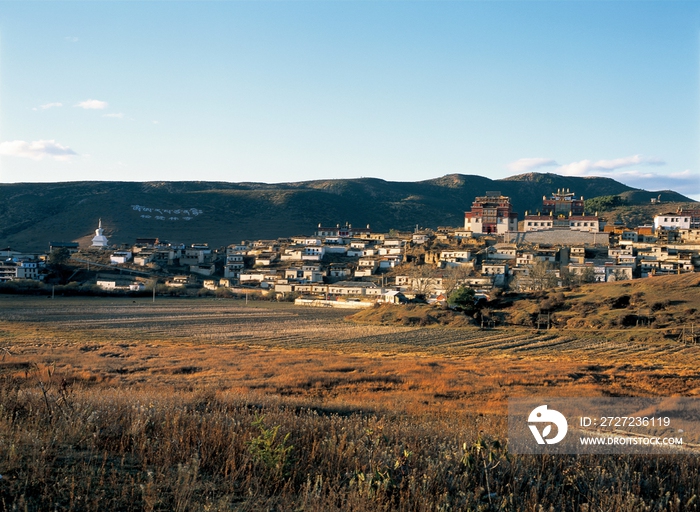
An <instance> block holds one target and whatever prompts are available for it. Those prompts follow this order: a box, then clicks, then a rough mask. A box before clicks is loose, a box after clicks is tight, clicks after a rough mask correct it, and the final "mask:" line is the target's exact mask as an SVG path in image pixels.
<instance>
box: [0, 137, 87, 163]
mask: <svg viewBox="0 0 700 512" xmlns="http://www.w3.org/2000/svg"><path fill="white" fill-rule="evenodd" d="M0 155H3V156H16V157H20V158H31V159H32V160H42V159H44V158H47V157H48V158H53V159H54V160H63V161H65V160H70V158H71V157H73V156H76V155H77V153H76V152H75V151H73V150H72V149H71V148H69V147H67V146H62V145H61V144H59V143H57V142H56V141H55V140H37V141H34V142H25V141H23V140H13V141H6V142H3V143H0Z"/></svg>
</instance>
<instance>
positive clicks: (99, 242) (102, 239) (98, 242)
mask: <svg viewBox="0 0 700 512" xmlns="http://www.w3.org/2000/svg"><path fill="white" fill-rule="evenodd" d="M103 233H104V229H102V219H100V222H99V224H98V226H97V229H96V230H95V236H94V237H93V238H92V247H97V248H98V249H104V248H105V247H107V246H108V245H109V242H108V241H107V237H106V236H104V234H103Z"/></svg>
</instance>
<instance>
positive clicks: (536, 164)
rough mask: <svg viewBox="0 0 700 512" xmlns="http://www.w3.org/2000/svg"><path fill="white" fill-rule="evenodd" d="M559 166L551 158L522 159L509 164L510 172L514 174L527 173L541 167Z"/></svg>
mask: <svg viewBox="0 0 700 512" xmlns="http://www.w3.org/2000/svg"><path fill="white" fill-rule="evenodd" d="M555 165H559V164H557V163H556V162H555V161H554V160H552V159H551V158H521V159H520V160H516V161H515V162H511V163H509V164H508V170H510V171H513V172H527V171H531V170H533V169H539V168H540V167H552V166H555Z"/></svg>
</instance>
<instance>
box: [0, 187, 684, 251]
mask: <svg viewBox="0 0 700 512" xmlns="http://www.w3.org/2000/svg"><path fill="white" fill-rule="evenodd" d="M557 188H569V189H570V190H571V191H573V192H576V193H577V194H581V195H583V196H584V197H586V198H589V197H595V196H601V195H615V194H627V196H626V197H629V198H631V199H632V200H638V201H640V202H641V201H646V202H648V200H649V199H648V198H646V195H648V196H649V198H651V197H656V196H657V195H658V194H659V192H645V191H638V190H637V189H634V188H632V187H628V186H626V185H623V184H621V183H618V182H616V181H614V180H612V179H609V178H594V177H587V178H578V177H567V176H558V175H555V174H537V173H529V174H523V175H519V176H513V177H510V178H506V179H501V180H491V179H489V178H485V177H482V176H467V175H461V174H451V175H447V176H443V177H441V178H436V179H431V180H426V181H419V182H389V181H384V180H381V179H376V178H359V179H343V180H317V181H304V182H292V183H279V184H265V183H224V182H202V181H191V182H144V183H136V182H111V181H104V182H65V183H18V184H0V247H7V246H12V247H16V248H18V249H23V250H41V249H45V248H47V246H48V243H49V241H70V240H76V241H82V242H85V243H88V242H89V239H90V237H92V236H93V232H94V229H95V228H96V226H97V220H98V218H102V220H103V225H104V227H105V228H106V229H105V234H106V235H107V236H108V237H110V241H111V242H112V243H133V241H134V239H135V238H137V237H159V238H160V239H161V240H168V241H170V242H173V243H175V242H185V243H192V242H198V241H202V242H208V243H209V244H210V245H213V246H220V245H225V244H229V243H232V242H237V241H239V240H242V239H249V238H255V239H258V238H277V237H284V236H293V235H299V234H310V233H312V232H313V230H314V229H315V227H316V226H317V225H318V224H319V223H322V224H324V225H335V224H337V223H339V222H340V223H344V222H350V223H351V224H355V225H362V226H364V225H366V224H370V225H371V227H372V229H373V230H377V231H386V230H389V229H391V228H394V229H412V228H413V227H415V226H416V224H418V225H420V226H425V227H433V228H434V227H437V226H461V225H462V224H463V222H464V212H465V211H467V210H469V208H470V206H471V203H472V201H473V199H474V197H475V196H476V195H481V194H483V193H484V192H486V191H487V190H500V191H501V192H502V193H503V194H504V195H508V196H510V197H511V198H512V200H513V203H514V206H515V210H516V211H517V212H518V213H520V215H522V214H523V213H524V211H525V210H531V211H534V210H537V209H538V208H539V206H540V205H541V200H542V196H543V195H545V194H549V193H551V192H553V191H554V190H556V189H557ZM633 192H634V194H632V193H633ZM661 193H662V197H663V199H664V200H666V201H683V202H689V201H690V200H689V199H688V198H686V197H684V196H682V195H680V194H677V193H675V192H671V191H663V192H661Z"/></svg>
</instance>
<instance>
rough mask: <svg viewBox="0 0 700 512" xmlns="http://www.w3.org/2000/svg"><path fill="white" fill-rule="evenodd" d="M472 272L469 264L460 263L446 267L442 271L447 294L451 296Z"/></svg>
mask: <svg viewBox="0 0 700 512" xmlns="http://www.w3.org/2000/svg"><path fill="white" fill-rule="evenodd" d="M471 274H472V270H471V268H470V266H468V265H458V266H455V267H447V268H446V269H444V270H443V271H442V286H443V288H444V289H445V294H446V295H448V296H449V295H450V294H451V293H452V292H453V291H455V290H456V289H457V288H459V287H460V286H461V285H463V284H464V283H465V281H466V280H467V278H468V277H469V276H470V275H471Z"/></svg>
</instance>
